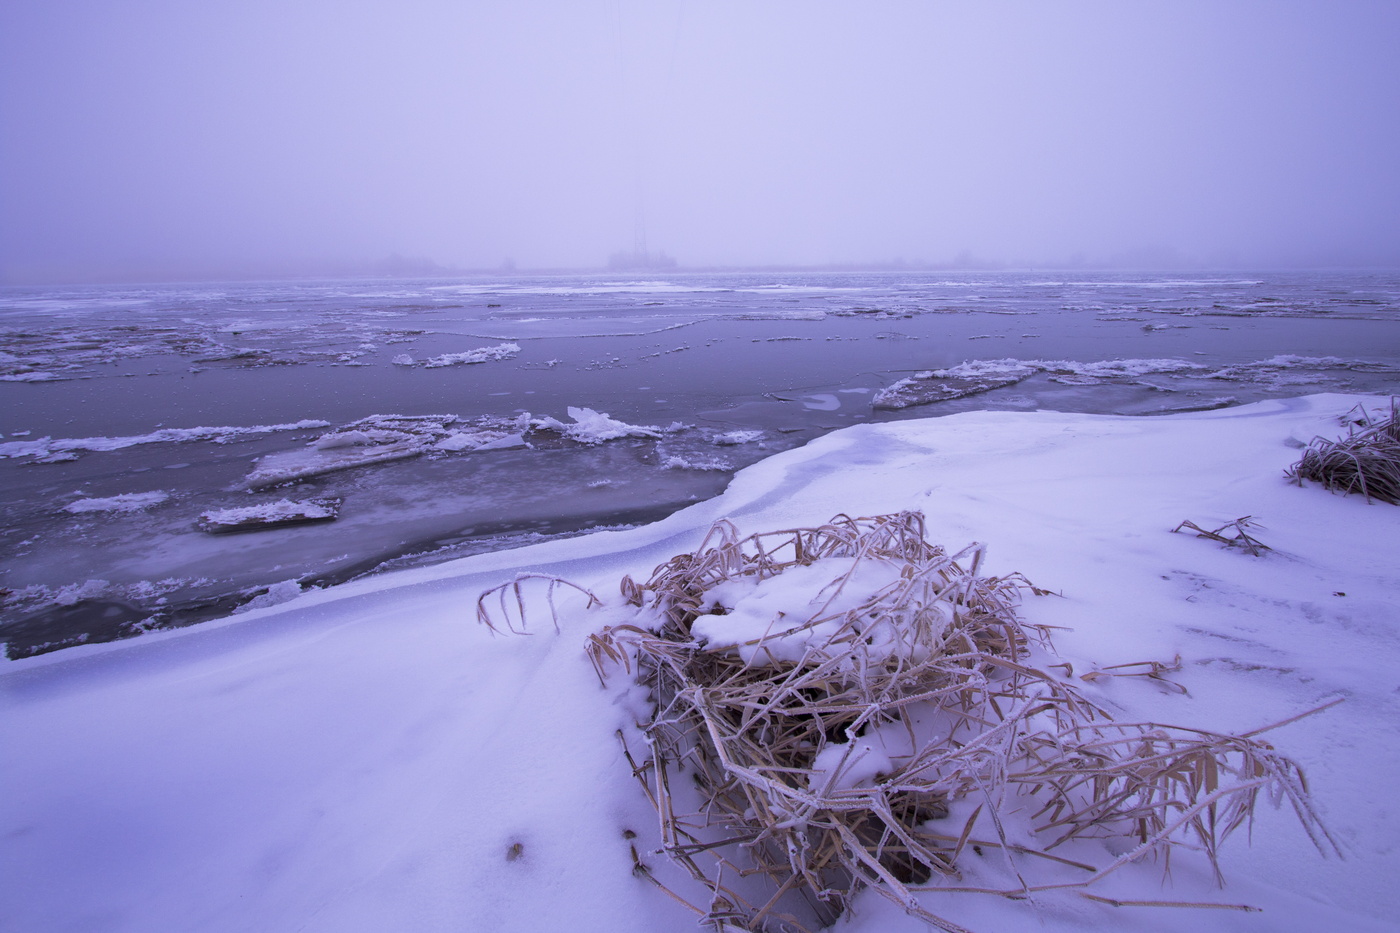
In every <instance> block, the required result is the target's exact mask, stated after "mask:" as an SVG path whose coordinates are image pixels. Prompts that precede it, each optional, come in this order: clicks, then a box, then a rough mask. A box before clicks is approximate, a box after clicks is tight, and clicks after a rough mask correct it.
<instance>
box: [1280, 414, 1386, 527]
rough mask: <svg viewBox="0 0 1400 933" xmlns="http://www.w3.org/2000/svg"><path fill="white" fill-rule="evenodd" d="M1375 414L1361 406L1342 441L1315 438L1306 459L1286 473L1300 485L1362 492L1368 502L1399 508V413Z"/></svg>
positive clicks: (1305, 451)
mask: <svg viewBox="0 0 1400 933" xmlns="http://www.w3.org/2000/svg"><path fill="white" fill-rule="evenodd" d="M1396 401H1397V400H1396V399H1394V398H1392V399H1391V400H1390V415H1389V417H1386V416H1384V415H1373V414H1371V413H1369V412H1367V411H1366V410H1365V409H1364V408H1361V407H1360V406H1358V408H1357V409H1353V411H1354V412H1356V417H1354V418H1348V422H1349V425H1350V428H1349V430H1348V433H1347V436H1346V437H1344V438H1342V439H1341V440H1336V441H1333V440H1327V439H1326V438H1321V437H1316V438H1313V441H1312V443H1311V444H1309V445H1308V447H1307V449H1306V450H1304V451H1303V457H1302V459H1300V460H1299V461H1298V462H1297V463H1295V464H1293V466H1291V467H1289V468H1288V470H1287V472H1286V473H1285V474H1284V475H1286V476H1287V477H1288V478H1289V479H1291V480H1293V481H1294V482H1295V483H1297V484H1298V485H1299V486H1301V485H1303V480H1305V479H1310V480H1314V481H1316V482H1319V483H1321V484H1322V485H1324V486H1326V487H1327V488H1328V489H1336V490H1340V491H1341V492H1343V493H1349V492H1359V493H1361V494H1362V495H1363V496H1365V497H1366V499H1367V500H1368V501H1369V500H1371V499H1379V500H1381V501H1382V502H1389V503H1391V504H1392V505H1400V411H1398V410H1397V404H1396Z"/></svg>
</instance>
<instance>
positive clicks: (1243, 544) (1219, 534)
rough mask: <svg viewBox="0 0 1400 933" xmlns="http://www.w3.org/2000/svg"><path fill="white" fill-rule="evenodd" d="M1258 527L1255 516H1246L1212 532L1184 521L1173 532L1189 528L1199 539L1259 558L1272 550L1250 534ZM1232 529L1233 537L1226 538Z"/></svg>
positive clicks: (1191, 522)
mask: <svg viewBox="0 0 1400 933" xmlns="http://www.w3.org/2000/svg"><path fill="white" fill-rule="evenodd" d="M1258 527H1259V523H1258V522H1256V521H1254V516H1252V515H1245V516H1244V517H1242V518H1237V519H1235V520H1234V521H1232V522H1226V523H1225V524H1223V525H1221V526H1220V527H1219V528H1215V529H1212V530H1210V531H1207V530H1206V529H1204V528H1202V527H1201V526H1200V525H1197V524H1196V523H1195V522H1193V521H1184V522H1182V523H1181V524H1180V525H1177V526H1176V527H1175V528H1173V529H1172V532H1173V533H1175V532H1178V531H1181V529H1183V528H1187V529H1190V530H1191V531H1194V532H1196V537H1198V538H1209V539H1210V540H1212V541H1219V542H1220V543H1221V544H1223V545H1225V546H1226V547H1237V548H1240V549H1242V550H1245V551H1248V552H1249V553H1250V554H1251V555H1253V556H1254V557H1258V556H1259V554H1260V553H1261V552H1263V551H1269V550H1272V548H1270V547H1269V546H1268V545H1267V544H1265V543H1264V542H1262V541H1260V540H1259V539H1258V538H1256V537H1254V536H1253V535H1251V534H1250V533H1249V529H1251V528H1258ZM1232 529H1233V531H1234V535H1233V537H1226V533H1227V532H1229V531H1231V530H1232Z"/></svg>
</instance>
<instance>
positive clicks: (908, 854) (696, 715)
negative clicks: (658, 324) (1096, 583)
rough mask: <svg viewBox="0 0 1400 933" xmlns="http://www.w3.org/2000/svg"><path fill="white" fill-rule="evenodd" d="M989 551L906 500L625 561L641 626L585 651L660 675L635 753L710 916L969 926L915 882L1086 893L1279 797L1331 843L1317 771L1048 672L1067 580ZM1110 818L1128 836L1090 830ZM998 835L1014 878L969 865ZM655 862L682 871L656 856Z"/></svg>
mask: <svg viewBox="0 0 1400 933" xmlns="http://www.w3.org/2000/svg"><path fill="white" fill-rule="evenodd" d="M982 555H983V548H982V546H981V545H971V546H969V547H968V548H965V549H963V550H962V551H960V552H958V553H956V554H950V553H949V552H947V551H946V550H944V549H943V548H941V547H939V546H936V545H933V544H931V543H929V542H928V541H927V539H926V537H925V534H924V523H923V517H922V515H920V514H918V513H911V512H904V513H899V514H894V515H882V516H876V517H873V518H859V519H853V518H849V517H846V516H838V517H837V518H835V519H833V520H832V521H831V522H829V523H828V524H825V525H822V526H819V527H814V528H800V529H794V530H789V531H780V532H771V533H762V534H755V535H750V536H748V537H744V538H741V537H740V536H739V534H738V533H737V531H736V529H735V528H734V526H733V525H732V524H730V523H728V522H720V523H718V524H717V525H716V526H714V528H712V529H711V531H710V533H709V535H708V536H707V538H706V539H705V541H704V542H703V543H702V544H701V546H700V547H699V548H698V549H697V550H695V551H694V552H692V553H688V554H682V555H679V556H677V557H675V558H672V559H671V560H670V561H669V562H667V563H665V564H663V565H661V566H660V567H658V568H656V570H655V571H654V573H653V574H652V576H651V578H650V579H649V580H647V581H646V582H645V583H637V582H635V581H633V580H632V579H631V578H624V579H623V581H622V593H623V596H624V597H625V598H626V599H627V601H628V602H630V603H631V604H632V605H633V606H635V607H637V608H638V611H639V617H640V619H641V620H642V624H622V625H617V626H613V627H610V628H606V629H603V630H602V631H601V632H599V633H598V634H596V635H594V636H591V638H590V646H589V654H590V656H591V658H592V660H593V663H594V664H595V666H596V667H597V668H598V671H599V675H600V677H603V676H606V675H607V673H608V671H609V670H613V669H616V668H617V667H622V668H624V669H626V670H628V671H630V672H632V674H633V675H634V676H635V677H636V678H637V680H638V682H639V683H642V684H644V685H645V686H647V687H648V688H649V691H650V695H651V700H652V702H653V704H654V708H653V712H652V715H651V717H650V719H649V720H648V721H646V722H644V723H642V724H641V727H642V729H643V732H644V734H645V739H646V752H645V753H643V754H640V755H635V756H634V754H633V750H632V749H626V751H627V759H628V761H629V762H630V763H631V766H632V770H633V774H634V775H635V776H636V777H637V778H638V779H639V780H640V781H641V783H642V785H643V787H644V788H645V792H646V794H647V795H648V797H649V798H650V800H651V802H652V803H653V804H654V805H655V807H656V810H657V813H658V815H659V817H660V833H661V843H662V848H661V851H662V852H664V853H665V854H666V855H667V856H669V857H670V858H671V859H672V860H673V861H674V862H676V863H678V864H679V865H680V866H682V867H683V868H684V869H685V870H686V871H688V872H689V874H690V875H691V876H693V877H694V878H695V879H696V880H698V881H699V882H701V883H702V884H703V886H704V888H705V889H707V890H708V896H707V898H706V899H705V900H704V902H702V903H693V904H690V906H692V908H693V909H694V910H695V912H696V913H697V915H699V917H700V920H701V922H702V923H706V924H710V925H712V926H714V927H716V928H722V927H723V926H724V925H726V924H728V925H730V926H732V927H734V928H738V929H744V930H755V931H756V930H792V931H810V930H814V929H817V928H820V927H824V926H827V925H830V924H831V923H833V922H834V921H835V920H836V919H837V918H838V917H839V916H840V915H841V914H842V912H843V911H844V910H845V909H846V907H847V905H848V904H849V903H850V901H851V899H852V898H853V897H854V896H855V895H856V894H857V893H859V892H860V891H862V890H863V889H866V888H870V889H872V890H874V891H876V892H878V893H879V894H880V895H883V896H884V897H887V898H889V899H891V900H893V901H894V902H895V903H897V904H899V905H900V906H901V907H903V908H904V909H905V910H907V911H908V912H909V913H911V914H913V915H915V916H918V917H920V918H922V919H923V920H925V921H927V922H928V923H930V924H932V925H934V926H936V927H938V928H939V929H942V930H948V931H954V930H959V929H961V928H960V927H958V926H957V925H956V924H954V923H952V922H950V921H947V920H944V919H942V918H940V917H938V916H936V915H935V914H933V913H932V912H930V910H929V909H928V906H927V904H928V900H927V896H925V897H923V898H920V897H919V896H918V894H919V892H924V891H943V892H948V893H950V894H951V893H953V892H965V893H972V892H976V893H982V894H991V895H1001V896H1005V897H1012V898H1022V897H1026V896H1028V895H1030V894H1033V893H1035V892H1038V891H1048V890H1053V889H1063V888H1070V889H1083V888H1084V887H1086V886H1088V885H1092V884H1093V883H1094V882H1096V881H1098V880H1099V879H1101V878H1103V877H1104V876H1105V875H1107V874H1109V873H1110V872H1113V871H1114V870H1116V869H1118V868H1120V867H1121V866H1123V865H1125V864H1127V863H1129V862H1132V861H1135V860H1138V859H1139V858H1141V857H1143V856H1145V855H1150V854H1155V855H1158V856H1161V857H1162V859H1163V861H1164V862H1165V861H1166V860H1167V857H1168V856H1169V855H1170V853H1171V852H1172V851H1173V850H1174V849H1175V848H1177V847H1183V846H1184V847H1186V848H1188V849H1196V850H1199V851H1201V852H1203V853H1204V854H1205V856H1206V858H1207V859H1209V860H1210V862H1211V864H1212V865H1214V863H1215V859H1216V853H1217V850H1218V847H1219V846H1220V844H1221V843H1222V842H1223V841H1224V840H1225V838H1226V837H1228V836H1229V835H1231V833H1233V832H1234V831H1235V830H1236V829H1238V828H1240V827H1241V826H1246V825H1248V823H1249V821H1250V819H1251V817H1252V814H1253V809H1254V806H1255V803H1256V801H1257V800H1258V797H1259V794H1260V792H1261V791H1262V792H1265V793H1267V794H1269V795H1271V796H1272V797H1273V798H1274V799H1275V801H1278V800H1280V799H1287V800H1288V801H1289V802H1290V803H1291V804H1292V805H1293V808H1294V810H1295V812H1296V813H1297V814H1298V817H1299V818H1300V820H1301V821H1302V822H1303V825H1304V826H1305V827H1306V829H1307V830H1308V832H1309V834H1310V836H1311V838H1312V839H1313V841H1314V842H1315V843H1316V844H1318V846H1319V847H1322V846H1323V845H1324V844H1330V839H1329V838H1328V837H1327V835H1326V832H1325V830H1324V829H1323V828H1322V827H1321V825H1320V824H1319V822H1318V820H1317V818H1316V816H1315V814H1314V812H1313V810H1312V808H1311V805H1310V803H1309V800H1308V796H1307V790H1306V786H1305V783H1304V780H1303V775H1302V773H1301V772H1300V770H1299V768H1298V766H1297V765H1296V764H1295V763H1294V762H1292V761H1291V760H1289V759H1288V758H1286V757H1284V756H1282V755H1280V754H1278V753H1277V752H1275V751H1274V750H1273V749H1272V748H1271V747H1270V746H1269V745H1267V744H1264V743H1262V742H1260V741H1258V740H1257V739H1256V738H1255V737H1254V735H1256V734H1257V733H1253V734H1250V735H1245V736H1229V735H1220V734H1216V733H1212V732H1207V731H1202V730H1197V729H1187V728H1179V727H1173V726H1164V725H1160V724H1157V723H1139V722H1116V721H1115V720H1114V719H1113V717H1112V716H1111V715H1110V714H1109V713H1108V712H1107V711H1106V710H1104V709H1103V708H1102V707H1100V706H1098V705H1097V704H1095V703H1093V702H1092V701H1090V700H1089V699H1087V698H1086V696H1085V695H1084V694H1083V693H1082V692H1081V691H1080V690H1079V689H1078V688H1077V687H1076V685H1075V684H1074V682H1073V681H1072V679H1071V674H1072V670H1071V669H1070V667H1069V666H1068V665H1067V664H1060V665H1059V668H1060V669H1061V670H1063V674H1058V673H1051V672H1050V671H1051V670H1052V667H1051V665H1052V664H1055V663H1056V662H1058V660H1059V659H1058V658H1056V657H1055V656H1054V655H1053V653H1052V652H1051V649H1050V643H1049V639H1048V633H1047V632H1046V631H1045V630H1044V629H1043V628H1041V627H1039V626H1035V625H1031V624H1028V623H1026V622H1024V621H1022V620H1021V619H1020V618H1019V616H1018V614H1017V611H1016V608H1017V605H1018V602H1019V600H1020V597H1021V594H1022V593H1023V592H1024V591H1027V590H1029V591H1031V592H1033V593H1036V594H1039V595H1047V594H1045V592H1044V591H1042V590H1038V589H1036V588H1035V587H1033V586H1031V584H1030V583H1029V582H1028V581H1026V580H1025V579H1024V578H1022V577H1021V576H1020V575H1018V574H1012V575H1010V576H1005V577H992V576H982V575H980V573H979V570H980V563H981V561H982ZM527 582H529V581H528V580H527V581H521V580H517V581H515V582H513V583H511V584H506V585H505V586H502V587H498V588H496V589H495V590H492V591H490V592H488V593H486V594H483V596H482V597H481V599H480V600H479V602H478V614H479V618H480V619H481V620H482V621H483V622H485V623H486V624H488V625H492V627H493V628H494V627H496V625H497V624H499V623H500V621H501V620H502V619H504V620H505V622H506V624H507V625H508V626H509V627H511V628H512V629H519V628H520V627H521V625H522V624H523V620H524V612H525V608H526V604H525V601H524V600H523V598H522V586H523V585H524V584H525V583H527ZM546 582H547V586H548V590H549V594H550V595H551V596H552V594H553V593H554V591H555V590H557V589H558V588H559V587H560V586H572V584H565V583H564V582H563V581H559V580H554V579H549V580H547V581H546ZM592 599H593V597H592V595H591V594H589V600H590V602H589V604H590V605H592ZM551 605H552V603H551ZM551 611H553V610H552V609H551ZM1120 666H1121V665H1120ZM1163 669H1164V670H1165V669H1166V668H1163ZM1155 670H1156V668H1154V671H1155ZM1105 676H1106V674H1105ZM1260 731H1262V730H1260ZM625 744H626V743H625V741H624V745H625ZM1028 814H1029V815H1030V819H1029V823H1028V824H1027V823H1026V816H1027V815H1028ZM1013 818H1014V822H1013ZM1104 837H1118V838H1119V839H1121V840H1126V841H1125V842H1120V843H1118V844H1117V847H1116V848H1114V849H1112V850H1111V851H1112V852H1114V853H1116V855H1109V854H1107V853H1108V852H1109V851H1110V850H1108V849H1106V848H1104V847H1103V844H1102V843H1099V844H1095V845H1085V842H1084V841H1085V840H1090V839H1100V838H1104ZM1027 840H1033V841H1027ZM1062 847H1063V848H1062ZM984 849H991V850H993V851H994V852H998V851H999V852H1000V853H1001V854H1002V855H1003V856H1005V861H1006V862H1007V864H1008V865H1010V866H1012V870H1011V873H1010V874H1009V875H1007V876H1006V877H1007V878H1009V879H1010V884H1009V885H1007V886H1005V887H996V886H989V885H988V884H985V883H984V884H973V883H968V882H966V881H965V880H964V879H963V868H964V866H965V865H966V860H967V859H968V857H969V850H975V851H976V853H977V854H978V855H982V854H983V850H984ZM1095 857H1097V862H1095V861H1093V859H1094V858H1095ZM984 861H985V860H984ZM636 871H637V872H638V873H639V874H641V875H643V876H645V877H648V878H650V879H651V880H653V881H655V882H656V883H657V884H658V885H662V881H661V880H660V879H658V878H657V877H656V874H655V873H654V872H653V870H652V869H651V868H650V867H649V866H647V865H646V863H645V862H644V861H643V860H642V859H641V857H640V856H639V857H637V859H636ZM667 890H668V891H669V893H671V894H672V895H673V896H675V897H677V898H678V899H680V900H682V902H685V903H690V902H689V901H686V899H685V898H684V897H683V896H682V894H680V893H679V892H676V891H674V890H671V889H670V888H667ZM1086 896H1090V897H1095V895H1092V894H1087V892H1086ZM1211 906H1219V905H1211Z"/></svg>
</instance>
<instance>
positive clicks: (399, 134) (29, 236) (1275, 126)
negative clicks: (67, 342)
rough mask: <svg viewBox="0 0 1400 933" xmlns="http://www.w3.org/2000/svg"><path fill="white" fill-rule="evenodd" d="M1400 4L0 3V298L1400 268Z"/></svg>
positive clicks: (746, 0) (1171, 0)
mask: <svg viewBox="0 0 1400 933" xmlns="http://www.w3.org/2000/svg"><path fill="white" fill-rule="evenodd" d="M1397 50H1400V2H1396V0H1333V2H1323V0H1317V2H1296V0H1249V2H1246V0H1239V2H1236V0H1201V2H1198V0H1167V2H1156V0H1134V2H1124V0H1103V2H1077V0H1064V2H1055V3H1048V2H1041V0H1037V2H998V0H977V2H971V0H966V2H959V3H947V2H937V0H917V2H916V0H871V2H866V3H856V2H850V0H843V2H821V0H784V2H776V0H685V2H680V0H605V2H602V0H600V2H594V0H567V2H566V0H554V2H546V0H515V2H510V3H507V2H503V0H502V2H496V0H489V2H487V0H483V2H468V0H455V2H450V0H395V2H392V3H391V2H388V0H383V2H357V0H239V2H230V0H200V2H189V0H106V2H99V0H5V2H4V3H3V4H0V279H3V280H5V281H11V282H23V281H48V280H58V279H67V278H120V277H132V276H198V275H220V274H240V273H243V274H255V273H258V272H269V271H275V272H294V271H297V270H308V271H314V270H318V269H325V268H333V267H336V265H337V264H354V263H363V262H367V261H374V260H378V259H382V258H383V257H385V256H388V255H389V254H392V253H397V254H402V255H404V256H410V257H424V258H429V259H432V260H434V261H436V262H438V263H442V264H444V265H452V266H460V267H492V266H497V265H499V264H501V263H502V262H503V261H505V260H507V259H510V260H513V261H514V262H515V263H516V264H517V265H518V266H520V267H522V268H531V267H547V266H549V267H561V266H579V267H586V266H600V265H602V264H603V263H604V262H605V261H606V259H607V257H608V255H609V254H610V253H612V252H614V251H617V250H627V249H631V248H632V246H633V243H634V237H635V235H636V233H637V231H638V228H639V226H642V225H644V229H645V232H646V237H647V243H648V245H649V246H650V247H651V248H652V249H660V250H664V251H666V252H667V253H670V254H671V255H673V256H675V257H676V258H677V259H678V260H679V261H680V262H681V263H682V264H683V265H689V266H705V265H720V264H827V263H881V262H887V261H891V260H894V259H897V258H900V259H903V260H905V261H907V262H909V263H916V264H917V263H937V264H947V263H951V262H955V261H959V260H960V259H961V260H962V261H966V260H967V258H968V257H975V258H977V259H981V260H986V261H998V262H1003V263H1011V264H1024V263H1035V264H1065V263H1070V262H1088V263H1091V264H1097V263H1110V264H1119V265H1125V264H1126V265H1164V264H1165V265H1171V264H1184V265H1193V264H1201V265H1212V266H1221V265H1231V266H1237V267H1244V266H1287V265H1331V264H1352V263H1355V264H1382V265H1400V168H1397V166H1398V165H1400V151H1398V150H1400V51H1397Z"/></svg>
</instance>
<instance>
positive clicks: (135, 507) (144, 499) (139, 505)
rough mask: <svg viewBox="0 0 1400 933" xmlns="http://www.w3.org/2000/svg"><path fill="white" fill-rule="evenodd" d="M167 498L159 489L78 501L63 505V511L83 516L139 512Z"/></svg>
mask: <svg viewBox="0 0 1400 933" xmlns="http://www.w3.org/2000/svg"><path fill="white" fill-rule="evenodd" d="M169 498H170V493H168V492H165V491H164V490H159V489H158V490H154V491H152V492H126V493H122V494H121V495H118V496H105V497H102V498H97V499H78V500H76V501H74V502H70V503H68V504H67V505H65V506H64V507H63V511H65V512H71V513H72V514H74V515H83V514H86V513H89V512H140V511H142V510H143V509H149V508H151V507H152V506H155V505H160V504H161V503H162V502H164V501H165V500H167V499H169Z"/></svg>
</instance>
